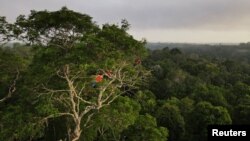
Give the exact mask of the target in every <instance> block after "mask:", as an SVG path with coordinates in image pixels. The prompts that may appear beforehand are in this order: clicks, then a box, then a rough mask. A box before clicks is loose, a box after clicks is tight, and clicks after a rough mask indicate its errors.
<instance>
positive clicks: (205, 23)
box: [0, 0, 250, 43]
mask: <svg viewBox="0 0 250 141" xmlns="http://www.w3.org/2000/svg"><path fill="white" fill-rule="evenodd" d="M63 6H66V7H68V8H69V9H71V10H74V11H77V12H81V13H84V14H88V15H90V16H91V17H93V20H94V21H96V22H97V23H98V24H100V25H102V24H104V23H115V24H116V23H120V21H121V20H122V19H127V20H128V21H129V23H130V24H131V29H130V30H129V33H130V34H132V35H133V36H134V37H135V38H136V39H138V40H140V39H142V38H146V40H147V41H148V42H180V43H240V42H249V41H250V0H0V16H6V17H7V20H9V21H12V22H13V21H14V19H15V18H16V17H17V16H18V15H20V14H25V15H28V14H29V13H30V10H45V9H47V10H49V11H55V10H59V9H60V8H61V7H63Z"/></svg>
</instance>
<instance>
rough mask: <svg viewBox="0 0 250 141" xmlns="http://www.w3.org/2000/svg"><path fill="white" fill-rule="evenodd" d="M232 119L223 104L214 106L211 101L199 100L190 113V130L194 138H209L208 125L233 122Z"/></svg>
mask: <svg viewBox="0 0 250 141" xmlns="http://www.w3.org/2000/svg"><path fill="white" fill-rule="evenodd" d="M231 123H232V120H231V117H230V115H229V113H228V111H227V109H225V108H223V107H221V106H213V105H212V104H211V103H209V102H199V103H197V104H196V105H195V107H194V109H193V111H192V112H191V113H190V119H189V121H188V129H189V130H188V132H189V134H190V135H191V136H192V137H191V139H192V140H199V139H206V138H207V136H206V135H207V128H206V127H207V125H211V124H217V125H224V124H231Z"/></svg>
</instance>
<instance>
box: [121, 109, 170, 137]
mask: <svg viewBox="0 0 250 141" xmlns="http://www.w3.org/2000/svg"><path fill="white" fill-rule="evenodd" d="M167 137H168V130H167V128H164V127H157V123H156V119H155V118H154V117H152V116H151V115H148V114H146V115H140V116H139V117H138V118H137V120H136V122H135V124H134V125H132V126H130V127H129V128H128V129H127V131H125V134H124V138H125V140H128V141H143V140H147V141H166V140H167Z"/></svg>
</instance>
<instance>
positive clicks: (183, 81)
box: [0, 7, 250, 141]
mask: <svg viewBox="0 0 250 141" xmlns="http://www.w3.org/2000/svg"><path fill="white" fill-rule="evenodd" d="M129 27H130V24H129V23H128V21H126V20H122V21H121V24H120V25H117V24H104V25H103V26H100V27H99V26H98V25H96V24H95V22H93V21H92V18H91V17H90V16H88V15H86V14H82V13H78V12H74V11H72V10H69V9H67V8H66V7H63V8H62V9H60V10H58V11H52V12H51V11H47V10H44V11H32V12H31V13H30V15H28V16H24V15H21V16H19V17H18V18H17V20H16V22H15V23H14V24H10V23H8V22H7V21H6V20H5V17H0V45H1V48H0V68H1V69H0V140H48V141H49V140H51V141H54V140H60V139H62V140H72V137H74V135H76V134H75V133H73V131H72V130H74V128H75V127H77V126H75V124H76V123H79V121H77V120H75V119H76V118H71V117H72V115H70V114H72V113H74V110H72V107H77V109H78V114H77V112H75V113H76V114H75V113H74V116H75V115H77V116H79V115H80V114H79V113H80V112H82V111H84V110H86V109H88V108H90V109H91V108H92V109H91V110H89V111H88V110H86V111H85V112H86V113H85V114H84V116H83V118H82V119H81V120H80V123H81V124H79V125H80V129H81V130H79V131H81V132H80V135H81V136H80V139H79V140H84V141H97V140H98V141H110V140H128V141H130V140H131V141H137V140H149V141H165V140H170V141H176V140H179V141H194V140H206V126H207V125H209V124H249V123H250V121H249V117H250V112H249V111H250V103H249V101H250V87H249V85H250V71H249V70H250V64H249V55H248V54H249V53H248V52H249V49H248V48H247V47H249V44H241V45H239V46H238V48H233V47H234V46H228V48H222V46H219V45H218V46H206V45H205V46H203V47H204V48H203V47H202V48H197V47H198V46H199V45H192V46H191V47H190V45H188V44H185V46H187V47H189V48H181V49H176V48H173V45H175V44H169V47H170V48H168V47H166V45H162V47H165V48H163V49H162V50H146V49H145V48H144V46H145V41H144V40H142V41H137V40H135V39H134V38H133V36H131V35H129V34H128V32H127V30H128V29H129ZM12 39H16V40H21V41H22V42H21V43H9V42H8V41H10V40H12ZM6 42H7V43H6ZM24 43H28V44H27V45H25V44H24ZM3 44H5V45H4V46H2V45H3ZM176 45H178V44H176ZM179 46H183V45H182V44H180V45H179ZM215 50H216V51H215ZM230 51H232V52H230ZM237 52H238V53H239V54H236V53H237ZM221 54H222V55H221ZM220 55H221V56H220ZM136 60H139V62H140V63H137V62H136ZM141 62H142V63H141ZM2 68H3V69H2ZM107 71H112V75H113V76H115V79H114V77H108V76H107V75H104V78H103V80H102V81H101V82H100V83H95V82H96V81H95V77H96V76H97V74H104V73H105V72H107ZM149 71H150V72H151V74H152V75H149V74H150V73H149ZM17 76H18V77H17ZM66 76H67V77H66ZM148 76H150V77H148ZM12 90H13V93H11V94H10V95H9V92H10V91H12ZM71 94H78V95H77V96H78V97H77V96H75V97H74V98H72V97H70V96H73V95H71ZM100 94H101V95H100ZM6 96H7V97H6ZM79 97H80V98H82V99H79ZM5 98H6V99H5ZM105 98H107V99H108V100H110V101H109V102H104V103H100V99H101V100H105ZM109 98H110V99H109ZM84 100H85V101H84ZM72 101H73V102H75V103H77V104H76V105H77V106H72V104H71V103H70V102H72ZM77 101H83V102H77ZM89 103H92V105H91V104H89ZM91 106H92V107H91ZM93 107H94V108H93ZM72 111H73V112H72ZM65 113H67V114H65ZM74 116H73V117H74ZM78 119H79V118H78ZM70 138H71V139H70Z"/></svg>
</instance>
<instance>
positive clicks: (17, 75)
mask: <svg viewBox="0 0 250 141" xmlns="http://www.w3.org/2000/svg"><path fill="white" fill-rule="evenodd" d="M19 75H20V72H19V69H17V70H16V76H15V79H14V80H13V82H12V84H11V85H10V87H9V91H8V94H7V95H6V96H5V97H4V98H2V99H0V102H3V101H5V100H7V99H8V98H10V97H11V96H12V94H13V93H14V92H15V91H16V83H17V80H18V79H19Z"/></svg>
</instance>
